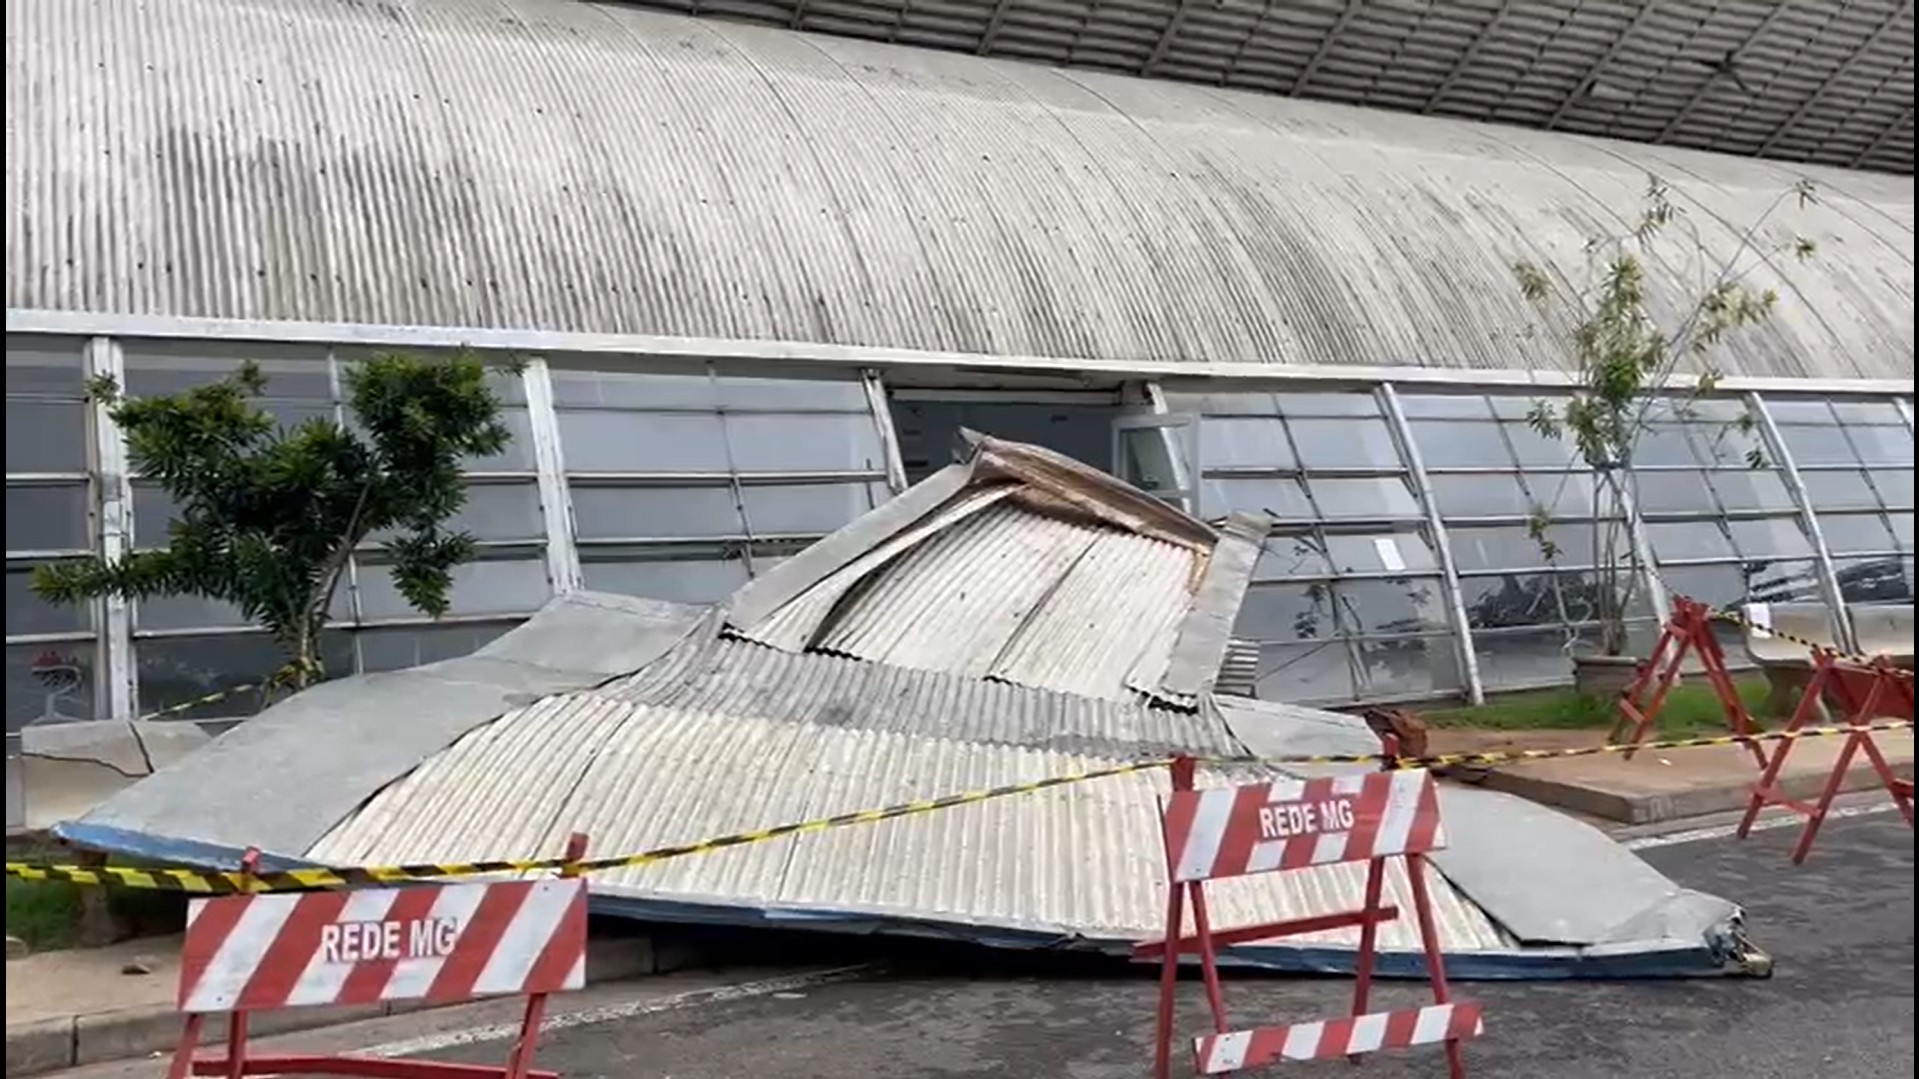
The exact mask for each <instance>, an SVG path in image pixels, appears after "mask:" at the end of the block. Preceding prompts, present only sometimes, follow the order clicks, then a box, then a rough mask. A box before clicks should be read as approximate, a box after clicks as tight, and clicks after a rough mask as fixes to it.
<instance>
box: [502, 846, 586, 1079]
mask: <svg viewBox="0 0 1919 1079" xmlns="http://www.w3.org/2000/svg"><path fill="white" fill-rule="evenodd" d="M585 858H586V836H584V835H582V834H580V833H579V832H574V833H573V834H572V835H570V836H567V837H566V860H567V863H568V864H567V866H566V868H565V869H562V870H561V871H560V875H561V876H563V877H577V876H579V875H580V870H579V867H578V863H579V862H581V861H583V860H585ZM545 1021H546V994H545V993H534V994H532V995H530V996H528V997H527V998H526V1012H525V1014H524V1015H523V1016H522V1017H521V1019H520V1036H519V1037H518V1038H515V1039H514V1041H513V1052H512V1053H511V1054H510V1055H508V1057H507V1060H506V1079H527V1076H528V1075H529V1074H530V1073H531V1071H532V1068H533V1054H534V1053H535V1052H537V1051H538V1049H539V1044H540V1024H541V1023H543V1022H545Z"/></svg>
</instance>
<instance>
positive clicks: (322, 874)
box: [7, 719, 1913, 895]
mask: <svg viewBox="0 0 1919 1079" xmlns="http://www.w3.org/2000/svg"><path fill="white" fill-rule="evenodd" d="M1912 727H1913V722H1912V720H1909V719H1908V720H1890V721H1886V722H1879V723H1871V724H1863V725H1858V726H1844V727H1806V728H1802V729H1800V730H1797V731H1772V732H1767V733H1762V734H1727V735H1715V736H1712V737H1707V738H1678V739H1672V740H1669V741H1660V742H1642V743H1640V744H1638V745H1630V744H1622V745H1611V744H1609V745H1601V746H1587V747H1582V748H1578V749H1521V750H1510V751H1505V752H1499V753H1446V754H1441V755H1438V756H1430V757H1388V756H1385V755H1383V754H1378V753H1349V754H1332V755H1321V756H1297V757H1202V758H1197V761H1198V762H1199V763H1205V764H1212V765H1232V766H1270V765H1282V764H1284V765H1301V764H1372V765H1384V766H1385V767H1388V768H1444V767H1457V766H1461V765H1466V766H1479V765H1494V764H1504V763H1510V762H1515V761H1536V760H1547V759H1551V758H1558V757H1587V756H1593V755H1596V754H1601V753H1624V752H1627V751H1630V750H1663V749H1692V748H1697V747H1702V746H1728V745H1740V744H1744V743H1749V742H1778V741H1794V740H1798V739H1801V738H1821V737H1827V736H1831V735H1840V734H1867V733H1876V732H1881V731H1897V730H1911V729H1912ZM1172 763H1173V762H1172V760H1171V759H1169V758H1161V759H1158V760H1150V761H1135V762H1133V763H1131V764H1121V765H1115V766H1113V767H1111V768H1100V769H1096V770H1093V771H1088V772H1074V773H1071V774H1068V775H1059V776H1052V777H1049V778H1047V779H1038V780H1033V781H1031V782H1027V783H1011V784H1008V785H1006V786H1003V787H990V788H987V789H985V790H976V791H967V792H965V793H963V794H949V795H947V796H945V797H943V798H928V799H925V800H923V801H917V802H904V803H901V804H899V805H892V806H886V807H884V808H880V809H862V810H858V811H856V812H852V813H841V814H838V815H836V816H831V817H820V818H817V819H815V820H808V821H800V822H798V823H795V824H782V825H778V826H776V827H772V828H761V829H759V830H757V831H751V832H735V833H734V834H732V835H724V836H718V837H715V838H713V839H706V840H702V841H700V842H697V843H686V844H682V845H679V846H672V847H657V848H655V849H653V850H649V851H642V852H640V853H638V854H622V855H617V856H614V857H609V858H588V859H583V860H580V861H568V860H567V859H565V858H540V859H532V860H524V861H488V862H430V863H422V864H416V865H391V866H361V867H352V868H337V869H283V870H270V871H266V872H261V873H252V874H248V873H241V872H238V871H226V870H204V869H185V868H148V867H134V866H97V867H96V866H78V865H39V864H33V863H28V862H8V863H7V876H9V877H13V878H17V879H20V880H34V881H67V882H70V883H73V884H80V885H90V886H102V885H116V886H119V887H123V888H145V889H156V890H162V891H173V892H186V893H189V894H193V895H238V894H254V893H260V892H304V891H315V890H330V889H339V888H357V887H366V886H369V885H391V884H405V883H410V882H418V881H430V880H445V879H449V878H457V877H479V876H494V875H504V874H523V873H541V872H553V871H557V870H568V871H571V872H574V873H597V872H604V871H607V870H612V869H626V868H629V867H632V866H642V865H652V864H653V863H655V862H664V861H668V860H670V859H673V858H685V857H688V856H691V855H695V854H708V853H711V852H713V851H720V850H726V849H728V848H730V847H744V846H748V845H750V844H753V843H764V842H766V841H768V840H773V839H783V838H785V837H787V836H794V835H804V834H806V833H809V832H824V831H827V830H830V829H834V828H845V827H848V826H850V825H855V824H872V823H875V822H877V821H883V820H892V819H894V818H897V817H910V816H915V815H918V814H921V813H934V812H938V811H939V810H942V809H952V808H955V807H957V806H963V805H972V804H974V803H977V802H987V801H992V800H993V799H996V798H1007V797H1011V796H1013V795H1017V794H1030V793H1032V792H1034V791H1042V790H1047V789H1049V788H1052V787H1064V786H1067V785H1068V784H1073V783H1085V782H1089V781H1091V780H1095V779H1106V778H1109V777H1112V776H1121V775H1130V774H1134V773H1138V772H1149V771H1152V770H1154V769H1158V768H1164V767H1167V766H1168V765H1170V764H1172Z"/></svg>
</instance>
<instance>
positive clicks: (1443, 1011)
mask: <svg viewBox="0 0 1919 1079" xmlns="http://www.w3.org/2000/svg"><path fill="white" fill-rule="evenodd" d="M1452 1025H1453V1006H1452V1005H1450V1004H1428V1005H1427V1006H1425V1007H1424V1008H1421V1009H1419V1019H1418V1020H1417V1021H1415V1022H1414V1023H1413V1037H1412V1040H1411V1041H1409V1042H1407V1043H1406V1044H1407V1045H1430V1044H1432V1043H1433V1042H1437V1041H1444V1040H1446V1031H1448V1030H1449V1029H1451V1028H1452Z"/></svg>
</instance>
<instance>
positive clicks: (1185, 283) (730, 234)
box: [6, 0, 1913, 378]
mask: <svg viewBox="0 0 1919 1079" xmlns="http://www.w3.org/2000/svg"><path fill="white" fill-rule="evenodd" d="M7 33H8V65H7V80H8V85H7V90H8V93H7V109H8V124H7V150H8V155H7V165H6V168H7V186H8V191H9V206H8V215H9V219H8V229H7V235H8V240H7V303H8V306H9V307H10V308H28V309H55V310H83V311H104V312H130V313H143V314H174V315H197V316H212V317H229V318H247V319H301V320H311V321H338V322H344V323H387V324H426V325H450V326H463V327H465V326H471V327H509V328H524V329H547V330H564V331H581V332H625V333H650V334H673V335H685V336H694V337H708V338H752V339H780V340H791V341H808V342H827V343H837V344H857V345H873V346H886V347H904V348H932V349H942V350H953V351H960V352H975V353H989V354H1001V355H1045V356H1053V357H1067V358H1071V357H1106V358H1129V359H1165V360H1170V359H1192V360H1210V361H1217V362H1257V363H1289V362H1303V363H1315V364H1340V363H1356V364H1427V365H1434V366H1448V367H1458V368H1482V369H1485V368H1508V369H1510V368H1521V369H1524V368H1531V367H1533V366H1536V365H1538V364H1540V363H1550V362H1554V359H1555V357H1553V356H1549V355H1544V354H1542V353H1541V351H1540V349H1539V346H1538V343H1537V342H1536V341H1533V340H1530V339H1527V338H1526V337H1525V336H1524V335H1523V334H1521V333H1519V332H1517V331H1518V330H1519V329H1520V328H1521V327H1523V326H1525V325H1527V324H1528V321H1529V319H1530V313H1529V312H1528V311H1527V310H1526V308H1525V305H1524V304H1523V302H1522V301H1521V299H1520V297H1519V296H1518V295H1517V291H1516V289H1515V288H1514V287H1513V282H1512V279H1511V274H1510V271H1509V266H1510V264H1511V263H1512V262H1513V261H1514V260H1516V259H1519V258H1531V259H1535V260H1543V261H1546V262H1550V263H1552V264H1554V265H1556V266H1557V267H1558V268H1559V269H1561V270H1562V271H1563V272H1565V273H1566V274H1567V275H1568V276H1569V277H1577V275H1578V274H1579V272H1580V268H1581V265H1582V262H1583V253H1582V243H1583V241H1584V240H1585V238H1586V237H1587V235H1588V234H1589V233H1590V232H1592V231H1593V230H1594V229H1596V228H1600V227H1614V226H1616V225H1617V223H1618V221H1619V220H1620V219H1621V216H1622V215H1626V214H1629V213H1631V212H1632V210H1633V208H1634V206H1635V204H1636V201H1637V198H1638V195H1639V192H1640V190H1641V189H1642V188H1643V186H1644V174H1645V173H1646V172H1647V171H1648V170H1652V171H1657V172H1659V173H1661V174H1662V175H1664V176H1666V178H1667V179H1669V180H1671V181H1672V182H1673V184H1674V186H1675V190H1676V192H1677V197H1678V199H1679V201H1680V203H1681V204H1682V205H1683V206H1685V207H1687V208H1688V209H1689V210H1690V211H1691V212H1692V214H1693V219H1694V220H1695V221H1696V222H1697V223H1698V225H1699V227H1700V230H1701V233H1702V235H1703V236H1704V238H1705V241H1706V242H1707V243H1708V244H1709V245H1710V246H1711V247H1712V248H1713V250H1714V251H1715V252H1717V253H1720V254H1724V253H1725V252H1727V251H1728V250H1729V249H1730V247H1731V245H1732V244H1733V242H1734V237H1735V236H1736V235H1738V233H1739V230H1740V229H1741V228H1742V227H1743V226H1745V225H1746V224H1747V223H1748V222H1750V221H1751V220H1753V219H1754V218H1756V217H1757V216H1758V215H1759V214H1760V213H1761V212H1762V211H1763V210H1764V209H1765V208H1766V206H1767V205H1769V204H1770V203H1771V201H1772V199H1773V197H1774V196H1775V195H1776V194H1777V193H1778V192H1779V191H1781V190H1783V189H1784V188H1785V187H1786V186H1788V185H1789V184H1790V182H1791V179H1792V176H1791V174H1789V173H1788V172H1786V171H1785V170H1783V169H1781V168H1778V167H1776V166H1771V165H1766V164H1763V163H1756V162H1751V161H1738V160H1733V159H1725V158H1717V157H1713V156H1710V155H1703V154H1698V153H1693V152H1689V151H1681V150H1673V149H1665V148H1648V147H1637V146H1632V145H1628V144H1614V143H1606V142H1599V141H1594V140H1589V139H1584V138H1580V137H1576V136H1567V135H1561V134H1555V133H1550V132H1538V131H1526V130H1522V129H1514V128H1502V127H1491V126H1479V125H1473V124H1468V123H1464V122H1460V121H1449V120H1440V119H1433V118H1421V117H1409V116H1404V115H1396V114H1391V113H1381V112H1368V111H1363V110H1357V109H1352V108H1348V107H1342V106H1336V105H1322V104H1314V103H1310V102H1304V101H1298V100H1288V99H1279V98H1271V97H1264V96H1260V95H1257V94H1250V93H1241V92H1236V91H1228V90H1219V89H1213V88H1205V87H1195V86H1189V85H1180V84H1171V83H1165V82H1146V81H1140V80H1133V79H1128V78H1122V77H1118V76H1113V75H1103V74H1097V73H1092V72H1084V71H1063V70H1054V69H1047V68H1042V67H1037V66H1029V65H1021V64H1017V63H1010V62H1005V61H998V60H991V59H981V58H978V57H971V56H958V55H951V54H943V53H934V52H924V51H916V50H912V49H906V48H900V47H894V46H889V45H883V44H878V43H871V42H861V41H850V40H841V39H829V38H818V37H809V36H804V35H796V34H792V33H789V32H786V31H783V30H773V29H766V28H761V27H751V26H743V25H739V24H731V23H725V24H722V23H707V22H700V21H696V20H690V19H686V18H681V17H677V16H671V15H663V14H656V13H651V12H646V11H640V10H635V9H632V8H628V7H623V6H618V5H609V4H584V3H565V2H560V0H516V2H515V3H513V4H512V5H510V6H507V7H502V6H500V5H498V4H495V3H492V2H488V0H413V2H408V3H385V4H351V5H349V4H337V3H329V2H322V0H174V2H171V3H166V4H151V3H149V4H140V3H136V2H134V0H21V2H18V3H14V4H10V5H8V8H7ZM1789 126H1790V125H1789ZM1815 175H1816V176H1817V177H1818V178H1820V179H1822V180H1823V181H1824V182H1826V184H1827V185H1828V188H1829V190H1828V193H1827V197H1826V200H1825V201H1824V202H1823V203H1822V205H1820V206H1818V207H1815V208H1813V209H1811V210H1810V211H1808V212H1807V213H1806V214H1805V215H1804V216H1803V219H1802V220H1801V223H1802V224H1803V228H1801V229H1800V230H1799V231H1802V232H1805V233H1807V234H1808V235H1810V236H1812V237H1813V238H1815V239H1817V240H1819V241H1820V242H1821V244H1822V246H1823V247H1824V249H1825V250H1826V251H1827V252H1828V253H1829V254H1828V257H1826V258H1823V259H1820V260H1818V261H1816V262H1814V263H1812V264H1809V265H1804V266H1795V267H1793V268H1792V270H1791V274H1790V280H1789V281H1788V280H1776V281H1775V280H1771V277H1772V274H1771V273H1770V271H1762V272H1760V273H1759V274H1758V275H1757V276H1756V278H1755V280H1756V281H1757V282H1758V283H1761V284H1779V285H1780V287H1781V291H1782V292H1783V293H1784V300H1783V304H1782V311H1781V314H1780V316H1779V317H1778V318H1777V319H1775V320H1774V321H1773V322H1772V323H1770V324H1769V325H1768V326H1767V327H1766V328H1765V329H1764V330H1763V331H1762V332H1759V333H1754V334H1748V335H1743V336H1742V337H1741V338H1740V340H1739V341H1738V342H1736V343H1734V344H1733V345H1732V346H1731V347H1730V348H1729V349H1728V352H1727V354H1726V357H1725V362H1724V363H1723V365H1722V366H1724V367H1725V368H1726V369H1727V370H1728V372H1729V373H1734V374H1743V375H1778V376H1794V375H1822V376H1841V377H1843V376H1860V377H1873V378H1905V377H1910V376H1911V374H1912V371H1913V363H1912V352H1913V328H1912V321H1911V318H1910V311H1911V305H1912V296H1913V270H1912V229H1911V224H1910V222H1911V217H1912V211H1911V203H1912V186H1911V180H1910V179H1909V178H1890V177H1883V176H1875V175H1869V174H1858V173H1839V172H1828V171H1819V170H1815ZM1685 254H1686V253H1685V252H1681V251H1678V250H1676V249H1674V250H1662V251H1661V252H1659V260H1658V261H1659V264H1658V265H1657V266H1656V267H1655V269H1656V271H1657V272H1658V274H1659V280H1661V281H1665V280H1668V279H1690V276H1691V270H1692V267H1691V266H1690V265H1688V264H1687V263H1688V260H1687V259H1685V258H1684V257H1683V255H1685Z"/></svg>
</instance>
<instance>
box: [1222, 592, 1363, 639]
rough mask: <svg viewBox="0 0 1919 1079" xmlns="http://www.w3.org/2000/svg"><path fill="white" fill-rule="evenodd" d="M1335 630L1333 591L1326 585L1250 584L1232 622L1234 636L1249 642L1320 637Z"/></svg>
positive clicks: (1336, 631) (1334, 633)
mask: <svg viewBox="0 0 1919 1079" xmlns="http://www.w3.org/2000/svg"><path fill="white" fill-rule="evenodd" d="M1337 633H1338V625H1337V622H1336V619H1335V618H1334V616H1333V597H1332V591H1331V589H1330V587H1329V586H1327V585H1325V584H1257V585H1253V586H1252V587H1250V588H1248V589H1247V590H1246V596H1245V598H1244V599H1243V600H1242V601H1241V602H1240V605H1239V615H1238V618H1237V619H1236V620H1235V621H1234V623H1233V635H1234V636H1236V637H1241V638H1244V639H1246V640H1249V641H1261V642H1267V641H1299V640H1309V641H1310V640H1323V639H1326V638H1330V637H1333V636H1336V635H1337Z"/></svg>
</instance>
